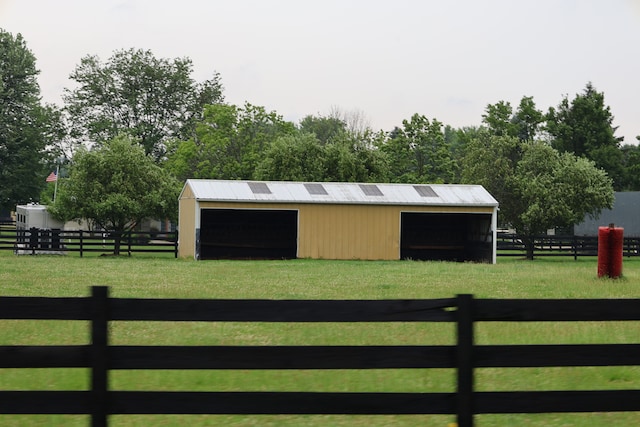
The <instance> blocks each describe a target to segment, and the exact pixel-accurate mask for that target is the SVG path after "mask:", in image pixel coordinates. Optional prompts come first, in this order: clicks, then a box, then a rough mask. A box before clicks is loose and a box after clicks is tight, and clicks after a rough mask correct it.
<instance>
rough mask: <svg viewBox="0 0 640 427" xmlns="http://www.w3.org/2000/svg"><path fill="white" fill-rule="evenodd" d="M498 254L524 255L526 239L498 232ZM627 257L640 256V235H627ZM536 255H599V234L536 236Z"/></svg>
mask: <svg viewBox="0 0 640 427" xmlns="http://www.w3.org/2000/svg"><path fill="white" fill-rule="evenodd" d="M497 249H498V252H497V255H498V256H523V255H524V254H525V252H526V248H525V245H524V239H522V238H521V237H520V236H519V235H517V234H511V233H498V240H497ZM622 250H623V255H624V256H625V257H632V256H640V237H625V238H624V244H623V249H622ZM533 252H534V256H536V257H541V256H572V257H573V258H574V259H578V257H581V256H597V255H598V237H597V236H560V235H558V236H549V235H541V236H535V237H534V249H533Z"/></svg>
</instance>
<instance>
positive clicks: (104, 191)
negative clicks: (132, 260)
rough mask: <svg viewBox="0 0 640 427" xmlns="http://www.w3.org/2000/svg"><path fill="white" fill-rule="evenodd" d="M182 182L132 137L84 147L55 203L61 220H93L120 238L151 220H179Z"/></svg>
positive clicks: (116, 247) (116, 248)
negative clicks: (95, 146)
mask: <svg viewBox="0 0 640 427" xmlns="http://www.w3.org/2000/svg"><path fill="white" fill-rule="evenodd" d="M179 191H180V184H179V183H178V181H177V180H176V179H175V178H173V177H172V176H171V175H170V174H168V173H167V172H165V171H164V170H163V169H162V168H161V167H160V166H158V165H156V164H155V162H154V159H153V158H152V157H151V156H150V155H147V154H145V152H144V149H143V148H142V146H141V145H140V144H139V143H138V141H136V140H135V139H134V138H132V137H130V136H128V135H119V136H117V137H115V138H114V139H112V140H110V141H107V142H105V143H104V144H103V145H101V146H100V147H98V148H97V149H95V150H92V151H89V150H86V149H83V150H80V151H78V152H77V153H76V154H75V156H74V157H73V162H72V164H71V166H70V169H69V178H67V179H63V180H61V182H60V184H59V187H58V197H57V199H56V201H55V203H54V204H53V205H51V206H50V207H49V210H50V212H51V213H52V214H53V215H54V217H56V218H58V219H61V220H72V219H76V220H87V221H91V223H93V224H95V225H96V226H97V227H98V228H100V229H104V230H107V231H111V232H114V233H115V237H116V243H115V245H114V253H115V254H116V255H118V254H119V252H120V239H121V238H122V235H123V234H124V233H126V232H130V231H131V230H132V229H133V228H134V227H135V226H136V225H137V224H139V223H140V222H141V221H142V220H143V219H146V218H170V219H176V218H177V213H178V195H179Z"/></svg>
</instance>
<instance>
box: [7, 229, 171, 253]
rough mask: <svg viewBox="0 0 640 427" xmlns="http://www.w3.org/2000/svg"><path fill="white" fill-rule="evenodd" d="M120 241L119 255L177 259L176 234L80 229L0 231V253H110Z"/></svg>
mask: <svg viewBox="0 0 640 427" xmlns="http://www.w3.org/2000/svg"><path fill="white" fill-rule="evenodd" d="M117 241H120V245H121V246H120V248H119V250H120V252H121V253H127V254H128V255H131V254H132V253H144V252H149V253H153V252H156V253H173V254H174V257H177V256H178V233H177V232H162V233H160V232H133V233H129V232H127V233H117V232H102V231H84V230H56V229H52V230H42V229H38V228H31V229H28V230H20V229H15V228H10V229H9V228H5V229H2V230H0V250H13V251H14V252H15V253H17V254H31V255H35V254H61V253H67V252H79V253H80V256H84V254H85V253H89V252H99V253H114V252H115V250H116V242H117Z"/></svg>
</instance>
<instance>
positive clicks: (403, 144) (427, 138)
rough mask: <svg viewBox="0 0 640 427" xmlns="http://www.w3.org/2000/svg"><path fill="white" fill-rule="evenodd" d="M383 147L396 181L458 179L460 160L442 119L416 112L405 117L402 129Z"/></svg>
mask: <svg viewBox="0 0 640 427" xmlns="http://www.w3.org/2000/svg"><path fill="white" fill-rule="evenodd" d="M381 149H382V151H383V152H384V153H385V154H386V155H387V156H388V160H389V167H390V176H391V179H392V180H393V181H395V182H407V183H409V182H412V183H429V182H431V183H434V182H445V183H446V182H452V181H453V180H454V179H455V176H456V169H457V164H456V162H455V161H454V160H453V157H452V153H451V150H450V149H449V147H448V145H447V143H446V141H445V137H444V133H443V130H442V123H440V122H439V121H438V120H435V119H434V120H432V121H431V122H430V121H429V119H427V118H426V117H425V116H422V115H419V114H414V115H413V116H412V117H411V120H403V122H402V128H401V129H400V128H396V129H394V131H392V132H391V134H390V136H389V139H388V141H386V143H385V144H383V145H382V147H381Z"/></svg>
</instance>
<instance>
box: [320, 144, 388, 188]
mask: <svg viewBox="0 0 640 427" xmlns="http://www.w3.org/2000/svg"><path fill="white" fill-rule="evenodd" d="M383 138H384V134H383V133H381V132H379V133H375V132H371V131H364V132H362V133H360V132H358V133H352V132H346V133H344V134H343V135H342V137H341V138H339V139H338V140H336V141H334V142H333V143H331V144H329V145H326V146H325V150H326V157H325V159H326V160H325V167H324V170H325V177H324V179H323V181H333V182H385V181H387V180H388V179H389V167H388V164H387V159H386V157H385V155H384V153H382V152H381V151H380V150H378V149H377V148H376V147H377V146H378V145H380V144H381V141H382V139H383Z"/></svg>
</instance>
